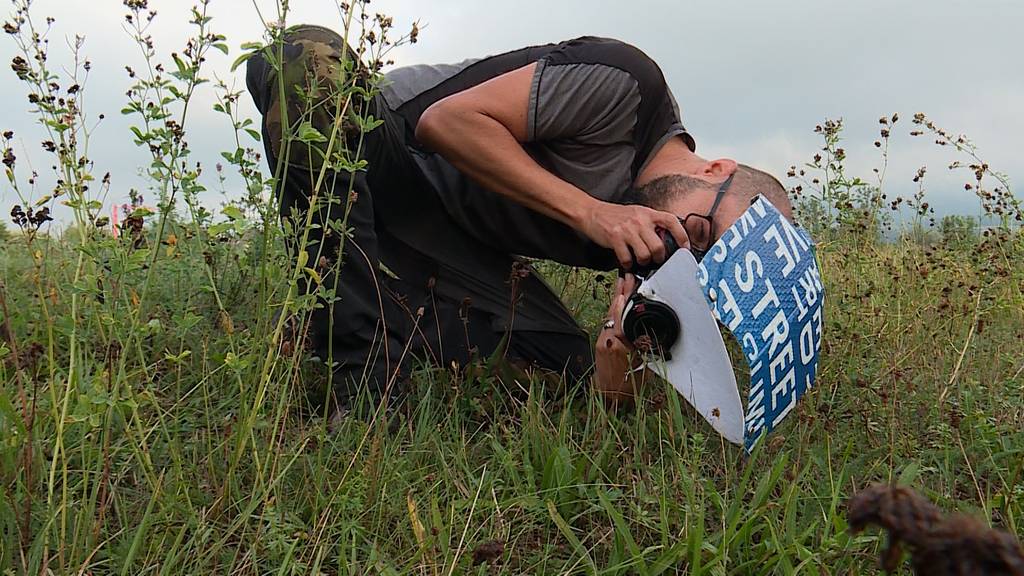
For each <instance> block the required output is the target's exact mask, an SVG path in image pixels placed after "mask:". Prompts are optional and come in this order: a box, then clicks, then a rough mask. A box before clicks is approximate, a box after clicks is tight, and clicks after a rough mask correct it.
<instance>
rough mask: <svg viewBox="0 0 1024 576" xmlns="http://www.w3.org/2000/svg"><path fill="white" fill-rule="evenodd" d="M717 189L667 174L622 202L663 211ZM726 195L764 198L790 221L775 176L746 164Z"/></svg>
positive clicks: (739, 167)
mask: <svg viewBox="0 0 1024 576" xmlns="http://www.w3.org/2000/svg"><path fill="white" fill-rule="evenodd" d="M717 189H718V187H717V185H715V184H712V183H710V182H708V181H706V180H702V179H700V178H695V177H693V176H687V175H684V174H666V175H665V176H660V177H658V178H655V179H654V180H651V181H650V182H648V183H647V184H644V185H643V186H640V187H636V188H631V189H630V190H629V192H628V193H627V194H626V196H625V198H624V201H625V203H626V204H639V205H641V206H647V207H649V208H654V209H656V210H664V209H665V208H666V207H667V206H668V204H669V202H671V201H672V200H674V199H676V198H679V197H681V196H686V195H689V194H692V193H694V192H696V191H700V190H707V191H710V192H715V191H717ZM727 193H728V194H740V195H742V196H743V197H744V198H748V199H749V198H754V197H755V196H757V195H758V194H763V195H764V196H765V197H766V198H768V200H769V201H770V202H771V203H772V204H773V205H775V207H776V208H778V210H779V212H782V214H783V215H784V216H785V217H786V218H788V219H790V220H792V219H793V205H792V203H791V202H790V200H789V194H787V193H786V188H785V187H784V186H783V185H782V183H780V182H779V181H778V179H776V178H775V177H774V176H772V175H771V174H769V173H767V172H764V171H762V170H758V169H757V168H752V167H750V166H747V165H746V164H739V165H737V166H736V173H735V174H734V175H733V180H732V184H730V185H729V191H728V192H727Z"/></svg>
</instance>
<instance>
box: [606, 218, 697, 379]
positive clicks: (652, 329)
mask: <svg viewBox="0 0 1024 576" xmlns="http://www.w3.org/2000/svg"><path fill="white" fill-rule="evenodd" d="M657 233H658V236H659V237H660V238H661V241H662V242H664V243H665V261H666V262H667V261H668V259H669V258H670V257H671V256H672V254H674V253H675V252H676V251H677V250H679V244H678V243H677V242H676V239H675V238H673V237H672V234H671V233H669V231H668V230H664V229H658V230H657ZM660 267H661V265H660V264H658V263H656V262H653V261H652V262H650V263H649V264H646V265H642V264H640V263H639V262H637V261H636V257H635V256H634V257H633V265H632V267H631V271H632V273H633V274H634V275H635V276H636V277H637V280H638V282H639V283H638V284H637V290H636V291H635V292H633V294H632V295H630V297H629V300H628V301H627V302H626V307H625V308H624V309H623V311H622V319H621V322H622V332H623V335H624V336H625V337H626V338H627V339H628V340H629V341H630V342H631V343H632V344H633V345H634V346H637V347H638V348H642V349H644V350H645V351H647V352H652V353H655V354H658V355H660V356H662V357H663V358H665V359H666V360H671V359H672V355H671V353H670V352H669V350H671V349H672V346H673V345H674V344H675V343H676V341H678V340H679V336H680V334H681V333H682V327H681V326H680V324H679V316H678V315H677V314H676V313H675V311H674V310H672V308H671V307H670V306H669V305H668V304H666V303H664V302H662V301H660V300H657V299H656V298H654V297H649V296H645V295H643V294H641V293H640V284H641V283H643V282H644V280H645V279H647V278H649V277H650V276H651V275H652V274H654V273H655V272H656V271H657V270H658V268H660ZM651 296H654V295H653V294H652V295H651Z"/></svg>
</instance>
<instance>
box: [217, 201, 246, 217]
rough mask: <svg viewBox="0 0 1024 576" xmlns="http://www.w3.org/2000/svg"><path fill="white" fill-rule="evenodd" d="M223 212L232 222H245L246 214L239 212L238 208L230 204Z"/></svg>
mask: <svg viewBox="0 0 1024 576" xmlns="http://www.w3.org/2000/svg"><path fill="white" fill-rule="evenodd" d="M221 212H222V213H223V214H224V215H225V216H227V217H228V218H230V219H232V220H245V214H243V213H242V211H241V210H239V208H238V206H234V205H232V204H228V205H227V206H225V207H224V208H223V209H222V210H221Z"/></svg>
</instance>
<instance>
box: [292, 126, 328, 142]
mask: <svg viewBox="0 0 1024 576" xmlns="http://www.w3.org/2000/svg"><path fill="white" fill-rule="evenodd" d="M295 137H296V138H298V139H299V141H300V142H305V143H307V144H308V143H311V142H327V137H326V136H324V135H323V134H321V133H320V131H319V130H317V129H316V128H314V127H313V124H311V123H310V122H309V121H308V120H307V121H306V122H303V123H302V124H300V125H299V129H298V131H297V132H296V134H295Z"/></svg>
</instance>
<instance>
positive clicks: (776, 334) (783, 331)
mask: <svg viewBox="0 0 1024 576" xmlns="http://www.w3.org/2000/svg"><path fill="white" fill-rule="evenodd" d="M761 340H762V341H764V342H769V341H770V342H771V344H769V345H768V355H769V356H775V350H776V349H777V348H778V346H779V344H784V343H786V341H787V340H789V320H787V319H786V313H785V312H783V311H782V310H779V311H777V312H775V316H774V317H772V319H771V320H770V321H768V325H767V326H765V327H764V330H762V331H761Z"/></svg>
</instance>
